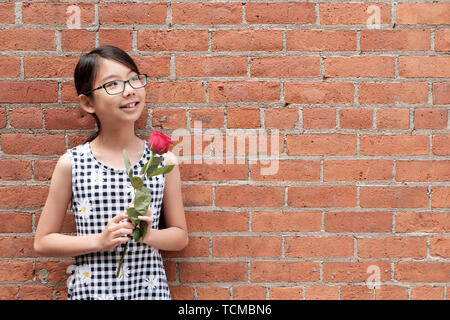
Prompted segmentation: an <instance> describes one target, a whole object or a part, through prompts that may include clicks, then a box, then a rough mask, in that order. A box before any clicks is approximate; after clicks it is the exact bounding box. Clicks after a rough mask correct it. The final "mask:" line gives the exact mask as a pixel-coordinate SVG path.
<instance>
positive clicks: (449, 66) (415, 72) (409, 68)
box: [398, 56, 450, 78]
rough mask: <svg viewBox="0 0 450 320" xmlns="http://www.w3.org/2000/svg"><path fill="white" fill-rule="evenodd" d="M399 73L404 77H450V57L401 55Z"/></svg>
mask: <svg viewBox="0 0 450 320" xmlns="http://www.w3.org/2000/svg"><path fill="white" fill-rule="evenodd" d="M398 74H399V76H400V77H402V78H422V77H432V78H448V77H450V57H448V56H400V57H399V58H398Z"/></svg>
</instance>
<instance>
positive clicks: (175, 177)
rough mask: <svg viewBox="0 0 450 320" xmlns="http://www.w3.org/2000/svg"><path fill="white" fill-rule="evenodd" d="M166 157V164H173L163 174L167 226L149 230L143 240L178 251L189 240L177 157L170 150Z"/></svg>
mask: <svg viewBox="0 0 450 320" xmlns="http://www.w3.org/2000/svg"><path fill="white" fill-rule="evenodd" d="M166 159H167V163H166V165H168V164H173V165H174V167H173V169H172V170H171V171H170V172H169V173H168V174H166V176H165V179H166V181H165V186H164V196H163V206H164V218H165V222H166V225H167V228H165V229H161V230H157V229H151V230H149V232H147V235H146V236H145V239H144V240H143V242H144V243H146V244H148V245H149V246H152V247H154V248H157V249H160V250H164V251H179V250H182V249H184V248H185V247H186V246H187V244H188V241H189V240H188V235H187V226H186V218H185V216H184V206H183V199H182V196H181V178H180V170H179V167H178V163H177V158H176V156H175V155H174V154H173V153H172V152H170V151H169V152H168V153H167V156H166ZM139 218H140V219H141V220H147V221H151V220H150V217H145V216H140V217H139Z"/></svg>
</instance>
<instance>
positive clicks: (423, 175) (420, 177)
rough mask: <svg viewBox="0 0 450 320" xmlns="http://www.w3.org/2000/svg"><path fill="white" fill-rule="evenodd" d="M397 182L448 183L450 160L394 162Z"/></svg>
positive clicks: (449, 178)
mask: <svg viewBox="0 0 450 320" xmlns="http://www.w3.org/2000/svg"><path fill="white" fill-rule="evenodd" d="M396 180H397V181H449V180H450V160H434V161H432V160H431V161H425V160H424V161H419V160H417V161H406V160H405V161H402V160H397V162H396Z"/></svg>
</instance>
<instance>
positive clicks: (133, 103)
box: [120, 102, 139, 109]
mask: <svg viewBox="0 0 450 320" xmlns="http://www.w3.org/2000/svg"><path fill="white" fill-rule="evenodd" d="M138 103H139V102H132V103H129V104H126V105H123V106H121V107H120V109H134V108H136V106H137V105H138Z"/></svg>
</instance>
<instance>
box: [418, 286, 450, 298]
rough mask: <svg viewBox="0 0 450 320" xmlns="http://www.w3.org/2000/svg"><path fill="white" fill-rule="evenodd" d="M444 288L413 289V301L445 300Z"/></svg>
mask: <svg viewBox="0 0 450 320" xmlns="http://www.w3.org/2000/svg"><path fill="white" fill-rule="evenodd" d="M444 289H445V288H444V287H432V286H423V287H412V288H411V299H412V300H442V299H444Z"/></svg>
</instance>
